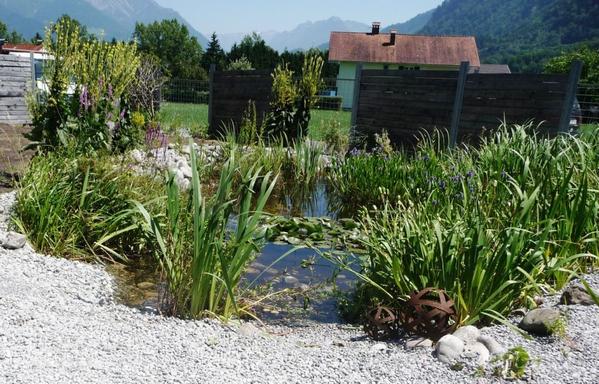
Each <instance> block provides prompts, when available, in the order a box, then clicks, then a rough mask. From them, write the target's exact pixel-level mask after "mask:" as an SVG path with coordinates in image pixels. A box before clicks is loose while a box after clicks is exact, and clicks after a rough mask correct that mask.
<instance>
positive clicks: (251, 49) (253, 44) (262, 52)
mask: <svg viewBox="0 0 599 384" xmlns="http://www.w3.org/2000/svg"><path fill="white" fill-rule="evenodd" d="M244 56H245V57H246V58H247V59H248V60H249V61H250V63H252V67H253V68H255V69H274V68H275V66H276V65H277V63H278V62H279V53H278V52H277V51H275V50H274V49H272V48H271V47H269V46H268V45H266V42H265V41H264V39H262V37H260V35H259V34H257V33H256V32H254V33H252V34H251V35H247V36H245V37H244V38H243V40H241V42H240V43H239V44H234V45H233V47H232V48H231V51H230V52H229V56H228V59H229V63H231V62H233V61H235V60H239V59H241V58H242V57H244Z"/></svg>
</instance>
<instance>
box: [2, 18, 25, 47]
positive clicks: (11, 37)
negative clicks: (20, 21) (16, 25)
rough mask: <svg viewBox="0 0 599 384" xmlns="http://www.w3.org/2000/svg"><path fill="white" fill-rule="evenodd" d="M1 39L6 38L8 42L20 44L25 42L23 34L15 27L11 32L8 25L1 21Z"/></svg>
mask: <svg viewBox="0 0 599 384" xmlns="http://www.w3.org/2000/svg"><path fill="white" fill-rule="evenodd" d="M0 39H6V41H7V42H9V43H13V44H19V43H23V42H25V39H24V38H23V36H22V35H21V34H20V33H18V32H17V31H15V30H14V29H13V30H12V31H10V32H9V30H8V26H7V25H6V24H4V23H3V22H2V21H0Z"/></svg>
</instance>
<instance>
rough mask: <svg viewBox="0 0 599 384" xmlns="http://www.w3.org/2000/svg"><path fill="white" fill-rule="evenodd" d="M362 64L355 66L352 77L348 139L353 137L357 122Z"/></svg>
mask: <svg viewBox="0 0 599 384" xmlns="http://www.w3.org/2000/svg"><path fill="white" fill-rule="evenodd" d="M363 67H364V66H363V64H362V63H358V65H356V75H355V76H354V100H353V102H352V106H351V127H350V139H351V138H352V137H355V133H356V124H357V121H358V107H359V104H360V83H361V82H362V68H363Z"/></svg>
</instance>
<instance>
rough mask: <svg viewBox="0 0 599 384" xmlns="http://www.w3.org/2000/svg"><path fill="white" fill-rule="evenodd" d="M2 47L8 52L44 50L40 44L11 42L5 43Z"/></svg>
mask: <svg viewBox="0 0 599 384" xmlns="http://www.w3.org/2000/svg"><path fill="white" fill-rule="evenodd" d="M2 49H3V50H5V51H8V52H45V51H44V46H43V45H41V44H12V43H5V44H4V45H3V46H2Z"/></svg>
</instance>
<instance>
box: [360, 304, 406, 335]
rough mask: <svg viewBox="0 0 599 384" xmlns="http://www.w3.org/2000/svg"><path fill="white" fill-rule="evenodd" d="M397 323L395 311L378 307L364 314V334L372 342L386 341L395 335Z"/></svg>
mask: <svg viewBox="0 0 599 384" xmlns="http://www.w3.org/2000/svg"><path fill="white" fill-rule="evenodd" d="M397 330H398V323H397V315H396V313H395V311H394V310H393V309H391V308H389V307H385V306H382V305H378V306H376V307H375V308H373V309H371V310H370V311H368V312H367V313H366V316H365V321H364V332H366V334H367V335H368V336H370V337H371V338H372V339H374V340H388V339H391V338H393V337H395V336H396V335H397Z"/></svg>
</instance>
